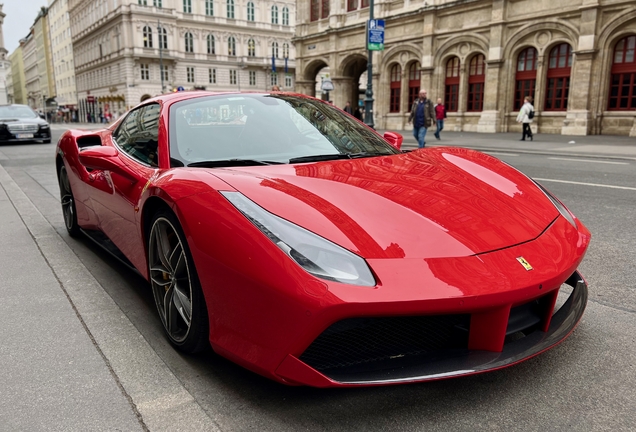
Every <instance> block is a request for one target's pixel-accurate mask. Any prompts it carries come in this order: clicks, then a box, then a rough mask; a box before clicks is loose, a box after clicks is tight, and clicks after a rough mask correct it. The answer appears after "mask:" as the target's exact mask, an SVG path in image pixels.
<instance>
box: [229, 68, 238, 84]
mask: <svg viewBox="0 0 636 432" xmlns="http://www.w3.org/2000/svg"><path fill="white" fill-rule="evenodd" d="M236 81H237V80H236V70H235V69H231V70H230V85H236Z"/></svg>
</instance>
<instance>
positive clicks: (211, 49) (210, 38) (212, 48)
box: [207, 34, 216, 54]
mask: <svg viewBox="0 0 636 432" xmlns="http://www.w3.org/2000/svg"><path fill="white" fill-rule="evenodd" d="M207 39H208V54H216V46H215V45H214V42H215V41H214V35H212V34H209V35H208V37H207Z"/></svg>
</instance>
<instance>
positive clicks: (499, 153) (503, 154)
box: [484, 151, 519, 156]
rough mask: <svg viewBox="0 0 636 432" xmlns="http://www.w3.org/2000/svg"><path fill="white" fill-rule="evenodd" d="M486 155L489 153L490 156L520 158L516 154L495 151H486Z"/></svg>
mask: <svg viewBox="0 0 636 432" xmlns="http://www.w3.org/2000/svg"><path fill="white" fill-rule="evenodd" d="M484 153H487V154H489V155H501V156H519V155H518V154H514V153H503V152H493V151H485V152H484Z"/></svg>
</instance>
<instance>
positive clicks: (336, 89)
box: [330, 76, 358, 108]
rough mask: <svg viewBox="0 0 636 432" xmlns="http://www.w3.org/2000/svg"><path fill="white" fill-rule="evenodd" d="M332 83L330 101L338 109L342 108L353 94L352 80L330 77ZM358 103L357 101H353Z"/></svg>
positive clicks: (349, 78)
mask: <svg viewBox="0 0 636 432" xmlns="http://www.w3.org/2000/svg"><path fill="white" fill-rule="evenodd" d="M331 82H332V83H333V91H332V92H331V97H330V99H331V100H332V101H333V103H334V105H335V106H337V107H338V108H344V106H345V104H346V103H347V101H351V103H353V101H352V100H351V94H352V93H353V78H351V77H333V76H332V77H331ZM356 89H357V87H356ZM355 102H356V103H358V101H357V99H356V100H355Z"/></svg>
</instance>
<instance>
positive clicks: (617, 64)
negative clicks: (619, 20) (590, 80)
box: [607, 36, 636, 110]
mask: <svg viewBox="0 0 636 432" xmlns="http://www.w3.org/2000/svg"><path fill="white" fill-rule="evenodd" d="M607 108H608V109H609V110H636V36H627V37H626V38H623V39H621V40H620V41H618V43H617V44H616V47H615V48H614V61H613V64H612V71H611V76H610V93H609V100H608V107H607Z"/></svg>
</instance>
